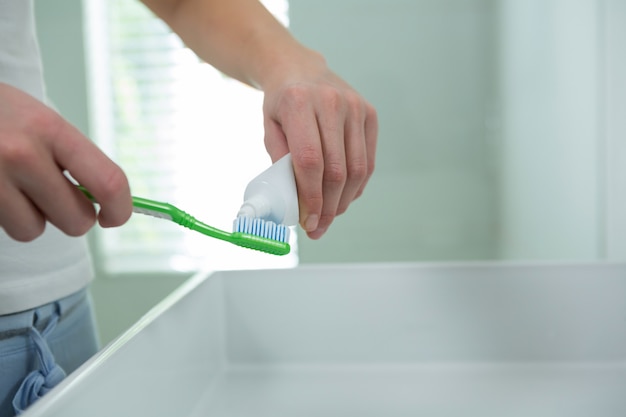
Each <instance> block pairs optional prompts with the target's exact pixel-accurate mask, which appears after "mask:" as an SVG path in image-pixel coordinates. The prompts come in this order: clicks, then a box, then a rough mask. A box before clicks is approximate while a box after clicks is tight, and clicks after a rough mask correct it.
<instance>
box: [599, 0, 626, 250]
mask: <svg viewBox="0 0 626 417" xmlns="http://www.w3.org/2000/svg"><path fill="white" fill-rule="evenodd" d="M603 17H604V23H605V27H604V30H603V31H602V34H603V36H604V39H605V42H606V47H605V50H604V51H605V57H604V60H603V64H604V71H605V72H604V76H605V77H606V78H605V83H604V91H605V97H604V98H605V100H606V115H605V123H606V131H605V138H606V147H605V152H606V155H607V157H606V161H607V164H606V176H607V189H606V191H607V193H606V198H607V213H606V230H607V232H606V235H607V236H606V237H607V244H606V246H607V257H608V258H609V259H612V260H622V261H623V260H624V259H626V47H625V45H626V2H624V1H623V0H606V2H605V8H604V16H603Z"/></svg>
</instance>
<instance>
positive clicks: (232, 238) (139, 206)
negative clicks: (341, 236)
mask: <svg viewBox="0 0 626 417" xmlns="http://www.w3.org/2000/svg"><path fill="white" fill-rule="evenodd" d="M77 187H78V189H79V190H81V191H82V192H83V194H85V195H86V196H87V198H89V199H90V200H91V201H93V202H94V203H97V201H96V199H95V198H94V197H93V195H92V194H91V193H90V192H89V191H87V189H86V188H85V187H83V186H82V185H78V186H77ZM133 211H134V212H135V213H141V214H147V215H149V216H153V217H158V218H161V219H166V220H170V221H173V222H174V223H177V224H179V225H181V226H183V227H186V228H188V229H191V230H194V231H196V232H199V233H202V234H204V235H207V236H211V237H213V238H216V239H220V240H224V241H226V242H230V243H233V244H235V245H238V246H242V247H245V248H248V249H255V250H259V251H262V252H266V253H270V254H273V255H286V254H288V253H289V252H290V250H291V248H290V246H289V244H288V243H284V242H279V241H275V240H272V239H267V238H264V237H260V236H254V235H250V234H246V233H228V232H225V231H223V230H220V229H217V228H215V227H212V226H209V225H208V224H205V223H202V222H201V221H199V220H198V219H196V218H195V217H193V216H192V215H191V214H189V213H187V212H185V211H183V210H181V209H179V208H178V207H176V206H174V205H172V204H170V203H163V202H160V201H155V200H150V199H148V198H143V197H133Z"/></svg>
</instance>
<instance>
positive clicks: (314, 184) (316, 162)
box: [270, 89, 324, 232]
mask: <svg viewBox="0 0 626 417" xmlns="http://www.w3.org/2000/svg"><path fill="white" fill-rule="evenodd" d="M284 104H285V106H284V107H283V109H284V110H282V111H281V112H280V113H279V119H278V121H279V122H280V124H281V127H282V129H283V131H284V136H285V137H286V139H287V143H288V147H289V150H290V152H291V158H292V161H293V169H294V174H295V177H296V187H297V188H298V203H299V206H300V224H301V226H302V228H303V229H304V230H306V231H307V232H313V231H315V230H316V229H317V227H318V223H319V221H320V216H321V213H322V203H323V191H322V180H323V175H324V160H323V158H322V145H321V142H320V134H319V131H318V126H317V121H316V119H315V117H311V116H312V115H313V114H314V109H313V106H312V103H311V102H310V101H309V96H308V91H307V90H306V89H294V90H292V91H291V93H290V94H288V95H287V97H286V98H285V100H284ZM271 141H272V139H270V142H271Z"/></svg>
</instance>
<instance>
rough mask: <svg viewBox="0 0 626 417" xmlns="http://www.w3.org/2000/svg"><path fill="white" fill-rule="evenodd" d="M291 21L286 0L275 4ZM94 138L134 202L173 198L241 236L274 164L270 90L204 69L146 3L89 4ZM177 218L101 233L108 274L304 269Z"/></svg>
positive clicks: (140, 219) (101, 261) (145, 219)
mask: <svg viewBox="0 0 626 417" xmlns="http://www.w3.org/2000/svg"><path fill="white" fill-rule="evenodd" d="M264 4H265V5H266V7H268V9H269V10H270V11H272V12H273V13H274V14H275V15H276V16H277V18H278V19H279V20H281V21H282V22H283V23H284V24H287V3H286V0H272V1H267V2H264ZM85 9H86V22H87V24H86V28H87V29H88V33H87V34H86V35H87V38H88V53H89V55H88V61H89V62H88V64H89V65H88V66H89V76H90V82H89V84H90V88H91V91H90V96H91V98H90V100H91V109H92V114H91V119H92V126H93V132H92V137H93V139H94V140H95V141H96V142H97V143H98V144H99V146H100V147H101V148H102V149H103V150H104V151H105V152H106V153H107V154H108V155H109V156H110V157H111V158H113V159H114V160H115V161H116V162H117V163H118V164H119V165H121V166H122V168H123V169H124V170H125V171H126V173H127V175H128V177H129V181H130V184H131V189H132V192H133V195H136V196H141V197H145V198H150V199H154V200H158V201H167V202H169V203H172V204H174V205H175V206H177V207H178V208H180V209H182V210H185V211H187V212H188V213H190V214H192V215H193V216H195V217H196V218H198V219H199V220H201V221H203V222H205V223H207V224H209V225H211V226H214V227H218V228H220V229H223V230H226V231H230V230H231V229H232V220H233V219H234V217H235V215H236V213H237V211H238V209H239V207H240V205H241V202H242V198H243V192H244V189H245V186H246V185H247V183H248V181H249V180H250V179H252V178H253V177H254V176H255V175H257V174H258V173H260V172H261V171H263V170H264V169H265V168H267V167H268V166H269V165H270V163H271V161H270V159H269V156H268V155H267V153H266V151H265V149H264V146H263V120H262V112H261V106H262V94H261V93H260V92H259V91H256V90H254V89H252V88H250V87H248V86H245V85H244V84H242V83H240V82H238V81H236V80H233V79H230V78H228V77H226V76H224V75H223V74H221V73H220V72H219V71H217V70H216V69H214V68H213V67H211V66H209V65H208V64H206V63H203V62H201V61H200V60H199V59H198V58H197V57H196V55H195V54H194V53H193V52H191V51H190V50H189V49H188V48H186V47H185V46H184V45H183V43H182V42H181V40H180V39H179V38H178V37H177V36H176V35H175V34H173V33H172V32H171V30H170V29H169V28H168V27H167V26H166V25H165V24H164V23H163V22H162V21H161V20H159V19H158V18H156V17H155V16H154V15H153V14H152V13H151V12H150V11H149V10H148V9H147V8H145V6H143V4H141V3H140V2H135V1H128V0H111V1H107V0H98V1H88V2H85ZM295 235H296V234H295V233H291V236H292V242H290V243H291V244H292V253H291V254H289V255H287V256H284V257H276V256H271V255H267V254H264V253H260V252H256V251H251V250H248V249H243V248H239V247H237V246H234V245H232V244H230V243H226V242H222V241H219V240H215V239H213V238H210V237H207V236H204V235H201V234H199V233H196V232H193V231H190V230H187V229H184V228H182V227H181V226H178V225H176V224H174V223H172V222H169V221H165V220H160V219H156V218H152V217H149V216H143V215H139V214H135V215H133V216H132V218H131V220H130V221H129V222H128V224H126V225H125V226H123V227H120V228H115V229H106V230H103V229H98V230H97V232H96V236H95V242H94V250H95V256H96V261H97V263H98V265H99V267H100V268H101V269H102V270H104V271H105V272H107V273H111V274H116V273H121V272H139V271H141V272H148V271H149V272H156V271H172V270H178V271H191V270H195V269H199V268H210V269H243V268H264V267H272V268H275V267H292V266H295V265H296V264H297V262H298V259H297V255H296V242H295Z"/></svg>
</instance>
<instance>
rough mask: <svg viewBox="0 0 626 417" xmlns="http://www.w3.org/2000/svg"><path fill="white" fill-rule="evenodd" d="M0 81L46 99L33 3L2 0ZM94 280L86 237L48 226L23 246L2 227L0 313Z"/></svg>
mask: <svg viewBox="0 0 626 417" xmlns="http://www.w3.org/2000/svg"><path fill="white" fill-rule="evenodd" d="M0 82H2V83H6V84H10V85H12V86H14V87H17V88H19V89H21V90H22V91H24V92H27V93H28V94H30V95H32V96H33V97H36V98H37V99H39V100H41V101H42V102H45V100H46V98H45V97H46V95H45V88H44V82H43V74H42V66H41V57H40V55H39V46H38V44H37V35H36V31H35V19H34V12H33V2H32V0H0ZM92 277H93V271H92V268H91V260H90V258H89V252H88V248H87V243H86V240H85V238H84V237H83V238H73V237H69V236H67V235H65V234H63V233H62V232H60V231H59V230H58V229H56V228H55V227H54V226H52V225H51V224H47V225H46V230H45V232H44V234H43V235H42V236H40V237H39V238H37V239H36V240H34V241H33V242H28V243H22V242H17V241H14V240H12V239H11V238H10V237H9V236H8V235H7V234H6V233H4V230H2V229H1V228H0V315H4V314H11V313H16V312H18V311H23V310H28V309H30V308H34V307H38V306H40V305H43V304H46V303H49V302H51V301H55V300H57V299H59V298H62V297H64V296H67V295H70V294H72V293H73V292H76V291H78V290H80V289H82V288H83V287H85V286H86V285H87V284H88V283H89V281H90V280H91V279H92Z"/></svg>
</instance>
